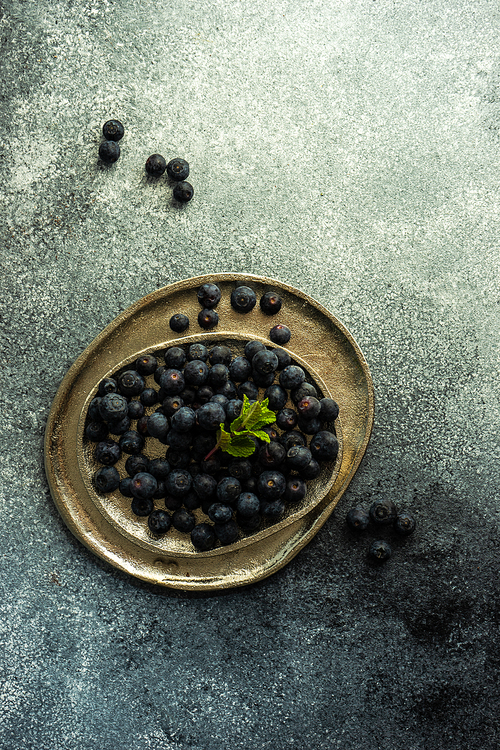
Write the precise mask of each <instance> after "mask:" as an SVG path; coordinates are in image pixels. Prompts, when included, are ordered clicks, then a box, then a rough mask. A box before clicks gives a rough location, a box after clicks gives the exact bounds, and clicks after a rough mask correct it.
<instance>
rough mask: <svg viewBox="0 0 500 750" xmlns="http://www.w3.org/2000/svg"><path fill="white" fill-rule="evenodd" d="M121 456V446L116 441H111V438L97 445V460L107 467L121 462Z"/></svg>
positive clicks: (95, 454) (95, 453) (95, 456)
mask: <svg viewBox="0 0 500 750" xmlns="http://www.w3.org/2000/svg"><path fill="white" fill-rule="evenodd" d="M121 455H122V451H121V448H120V446H119V445H118V443H116V442H115V441H114V440H111V438H107V439H106V440H101V442H100V443H97V445H96V447H95V450H94V458H95V460H96V461H97V462H98V463H100V464H104V465H105V466H112V465H113V464H116V462H117V461H119V460H120V458H121Z"/></svg>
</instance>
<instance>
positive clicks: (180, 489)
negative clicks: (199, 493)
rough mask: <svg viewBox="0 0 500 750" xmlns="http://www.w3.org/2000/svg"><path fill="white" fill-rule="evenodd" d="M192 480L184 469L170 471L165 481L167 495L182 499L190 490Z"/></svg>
mask: <svg viewBox="0 0 500 750" xmlns="http://www.w3.org/2000/svg"><path fill="white" fill-rule="evenodd" d="M192 483H193V479H192V477H191V474H189V472H187V471H186V470H185V469H176V470H175V471H171V472H170V474H169V475H168V477H167V478H166V480H165V486H166V489H167V493H168V494H169V495H172V496H173V497H183V496H184V495H187V494H188V492H189V490H190V489H191V486H192Z"/></svg>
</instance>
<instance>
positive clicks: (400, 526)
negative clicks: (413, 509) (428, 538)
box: [394, 511, 416, 536]
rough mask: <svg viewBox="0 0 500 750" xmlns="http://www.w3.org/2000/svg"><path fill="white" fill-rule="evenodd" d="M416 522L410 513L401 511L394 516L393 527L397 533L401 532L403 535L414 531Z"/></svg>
mask: <svg viewBox="0 0 500 750" xmlns="http://www.w3.org/2000/svg"><path fill="white" fill-rule="evenodd" d="M415 527H416V522H415V519H414V518H413V516H412V515H410V514H409V513H407V512H406V511H401V513H399V514H398V515H397V517H396V520H395V522H394V528H395V529H396V531H397V532H398V534H403V535H404V536H408V535H409V534H413V532H414V531H415Z"/></svg>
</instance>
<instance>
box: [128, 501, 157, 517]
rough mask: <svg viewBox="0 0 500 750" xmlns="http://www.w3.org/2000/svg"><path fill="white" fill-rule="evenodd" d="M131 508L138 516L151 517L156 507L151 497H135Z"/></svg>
mask: <svg viewBox="0 0 500 750" xmlns="http://www.w3.org/2000/svg"><path fill="white" fill-rule="evenodd" d="M130 507H131V509H132V513H135V515H136V516H149V514H150V513H152V512H153V508H154V507H155V506H154V502H153V498H151V497H134V499H133V500H132V503H131V505H130Z"/></svg>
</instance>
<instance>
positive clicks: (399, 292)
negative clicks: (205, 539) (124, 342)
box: [0, 0, 500, 750]
mask: <svg viewBox="0 0 500 750" xmlns="http://www.w3.org/2000/svg"><path fill="white" fill-rule="evenodd" d="M499 23H500V6H499V5H498V3H495V2H490V1H489V0H472V1H471V0H468V1H467V2H465V0H448V1H445V0H421V1H420V2H409V0H402V1H401V2H399V3H394V2H393V0H336V1H335V2H329V1H328V0H312V1H311V0H309V1H308V2H305V0H289V1H288V0H268V1H267V2H264V0H251V1H250V0H235V1H234V2H232V3H225V2H222V1H221V0H198V1H197V2H194V1H193V0H185V1H184V2H182V3H178V2H173V1H171V2H167V0H163V2H152V1H151V0H145V1H144V2H142V3H140V4H138V3H135V2H131V1H130V0H124V1H123V2H112V1H111V0H108V1H106V2H105V1H100V0H75V1H74V2H70V1H69V0H68V1H67V2H55V3H48V2H47V0H40V1H39V2H37V3H30V2H22V1H21V0H6V2H5V3H4V5H3V12H2V16H1V20H0V39H1V42H2V52H1V56H0V73H1V75H0V112H1V117H0V128H1V137H0V144H1V145H0V181H1V191H0V200H1V202H2V210H1V219H2V221H1V230H0V231H1V238H0V239H1V244H0V248H1V250H0V254H1V264H2V265H1V267H2V276H1V280H2V289H1V291H2V293H1V298H0V315H1V321H2V327H1V331H0V335H1V337H2V344H3V347H2V349H3V354H2V358H1V369H0V373H1V377H2V388H1V391H0V398H1V400H2V404H3V405H2V414H3V420H2V422H3V438H2V440H1V442H0V455H1V481H2V485H1V508H2V524H1V527H0V543H1V551H2V558H1V559H2V562H1V567H2V597H1V601H0V692H1V700H0V747H1V748H2V750H17V749H18V748H23V750H31V749H32V748H33V749H35V748H36V750H49V748H50V750H59V749H60V750H89V748H97V747H110V748H113V750H149V749H150V748H151V750H153V749H154V750H184V748H192V749H193V750H226V749H227V748H234V749H235V750H236V749H238V750H254V748H255V750H260V749H261V748H263V749H264V748H275V749H276V750H278V749H279V750H282V749H283V750H284V749H285V748H286V749H288V748H297V749H298V750H303V749H304V748H314V749H315V750H330V749H331V748H336V747H339V748H343V749H344V750H351V749H353V750H354V749H356V750H357V749H360V750H363V749H364V748H368V747H370V748H384V749H386V748H389V749H392V748H399V747H402V746H403V747H405V748H407V750H421V749H422V750H423V748H444V749H447V748H450V749H451V748H453V749H454V750H456V748H460V749H464V750H465V748H467V749H468V750H475V749H476V748H477V749H478V750H479V749H480V750H494V749H495V750H496V749H497V748H498V747H499V746H500V731H499V719H498V716H499V709H500V706H499V698H498V696H499V683H498V677H499V661H500V659H499V656H498V634H499V633H498V626H499V616H498V593H499V591H498V589H499V551H498V531H499V524H500V516H499V481H498V479H499V475H498V465H499V464H498V459H499V440H498V429H499V428H498V425H499V395H500V394H499V384H498V370H499V350H498V330H499V322H500V321H499V317H500V316H499V301H500V295H499V287H498V271H499V249H498V237H499V230H500V169H499V167H500V59H499V52H498V28H499ZM112 117H116V118H119V119H120V120H122V122H123V123H124V125H125V128H126V135H125V137H124V139H123V141H122V142H121V147H122V156H121V158H120V160H119V161H118V162H117V163H116V164H115V165H113V166H112V167H103V166H102V165H100V164H99V162H98V159H97V150H98V145H99V143H100V141H101V134H100V131H101V127H102V124H103V122H104V121H105V120H107V119H109V118H112ZM154 152H159V153H162V154H163V155H164V156H165V157H166V158H167V159H168V158H172V157H173V156H182V157H183V158H186V159H187V160H188V161H189V162H190V164H191V177H192V179H191V181H192V183H193V185H194V188H195V191H196V192H195V197H194V199H193V201H192V202H191V203H190V204H188V205H187V206H185V207H179V206H176V205H174V204H173V203H172V201H171V188H170V187H169V186H168V184H167V182H166V181H165V180H160V181H158V182H156V183H153V182H151V181H148V180H147V179H146V178H145V173H144V163H145V160H146V158H147V157H148V156H149V155H150V154H151V153H154ZM211 271H239V272H252V273H265V274H266V275H268V276H271V277H275V278H278V279H280V280H282V281H284V282H287V283H290V284H292V285H294V286H297V287H299V288H301V289H303V290H304V291H306V292H307V293H309V294H310V295H311V296H313V297H315V298H316V299H317V300H318V301H319V302H321V303H322V304H323V305H325V306H326V307H327V308H328V309H329V310H331V311H332V312H333V313H334V314H335V315H336V316H337V317H338V318H340V320H341V321H342V322H343V323H344V324H345V325H346V326H347V327H348V328H349V330H350V331H351V332H352V334H353V335H354V337H355V338H356V340H357V341H358V343H359V344H360V346H361V349H362V351H363V352H364V354H365V356H366V358H367V360H368V363H369V365H370V368H371V372H372V375H373V379H374V383H375V392H376V419H375V427H374V432H373V437H372V441H371V444H370V446H369V449H368V452H367V454H366V457H365V460H364V461H363V463H362V465H361V468H360V470H359V471H358V473H357V475H356V477H355V479H354V481H353V482H352V484H351V486H350V488H349V491H348V492H347V494H346V495H345V496H344V498H343V499H342V501H341V503H340V504H339V506H338V507H337V509H336V511H335V513H334V514H333V515H332V517H331V518H330V520H329V522H328V523H327V524H326V526H325V527H324V528H323V529H322V530H321V531H320V533H319V534H318V535H317V536H316V537H315V539H314V540H313V541H312V542H311V544H310V545H309V546H308V547H306V548H305V549H304V550H303V551H302V552H301V553H300V554H299V556H298V557H296V558H295V559H294V560H293V561H292V562H291V563H290V564H289V565H288V566H287V567H286V568H285V569H283V570H282V571H281V572H279V573H278V574H276V575H274V576H273V577H272V578H269V579H267V580H265V581H263V582H260V583H258V584H255V585H252V586H250V587H248V588H245V589H241V590H233V591H227V592H224V593H222V594H211V595H193V594H187V593H186V594H183V593H175V592H170V591H168V590H157V589H154V588H153V587H150V586H148V585H145V584H142V583H141V582H139V581H137V580H134V579H131V578H129V577H128V576H126V575H125V574H122V573H120V572H118V571H116V570H115V569H113V568H112V567H111V566H109V565H108V564H106V563H104V562H101V561H100V560H99V559H97V558H96V557H94V556H93V555H92V554H91V553H89V552H88V551H87V550H86V549H85V548H84V547H83V546H82V545H81V544H80V543H79V542H78V541H77V540H75V539H74V538H73V537H72V535H71V534H70V532H69V531H67V529H66V528H65V527H64V525H63V523H62V521H61V519H60V517H59V515H58V513H57V511H56V509H55V506H54V505H53V502H52V500H51V498H50V494H49V492H48V488H47V483H46V480H45V475H44V471H43V452H42V441H43V431H44V426H45V421H46V418H47V415H48V412H49V409H50V405H51V402H52V399H53V397H54V395H55V393H56V391H57V388H58V386H59V383H60V381H61V379H62V378H63V376H64V374H65V372H66V370H67V368H68V367H69V366H70V364H71V363H72V362H73V361H74V360H75V359H76V357H77V356H78V355H79V354H80V352H81V351H82V350H83V349H84V348H85V347H86V346H87V345H88V344H89V343H90V342H91V341H92V339H93V338H94V337H95V336H96V335H97V333H98V332H99V331H100V330H101V329H102V328H103V327H104V326H106V325H107V324H108V323H109V322H110V321H111V320H113V318H114V317H115V316H116V315H117V314H118V313H119V312H120V311H122V310H124V309H125V308H126V307H128V306H129V305H130V304H131V303H132V302H134V301H135V300H136V299H138V298H139V297H142V296H144V295H145V294H147V293H149V292H151V291H152V290H154V289H156V288H158V287H159V286H164V285H166V284H169V283H172V282H174V281H177V280H179V279H182V278H188V277H190V276H194V275H197V274H201V273H209V272H211ZM379 490H383V491H384V492H385V493H386V494H387V495H388V496H389V497H390V498H392V499H393V500H395V501H397V502H398V503H399V504H400V505H401V506H402V507H405V508H408V509H411V510H412V511H413V512H414V513H415V515H416V517H417V519H418V530H417V532H416V534H415V535H414V537H412V538H411V539H408V540H407V541H405V542H404V543H399V544H396V545H395V550H394V555H393V557H392V559H391V560H390V561H389V562H388V563H387V564H386V565H385V566H383V567H381V568H380V569H374V568H372V567H370V566H369V565H368V564H367V562H366V549H367V546H368V543H369V540H370V538H372V536H370V534H369V535H367V537H366V538H365V539H363V540H358V539H354V538H353V536H352V535H351V534H350V533H349V532H348V531H347V530H346V527H345V514H346V512H347V510H348V509H349V508H350V507H351V506H352V504H353V503H355V502H359V501H362V502H369V500H370V497H371V496H372V495H373V494H374V493H375V492H377V491H379Z"/></svg>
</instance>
